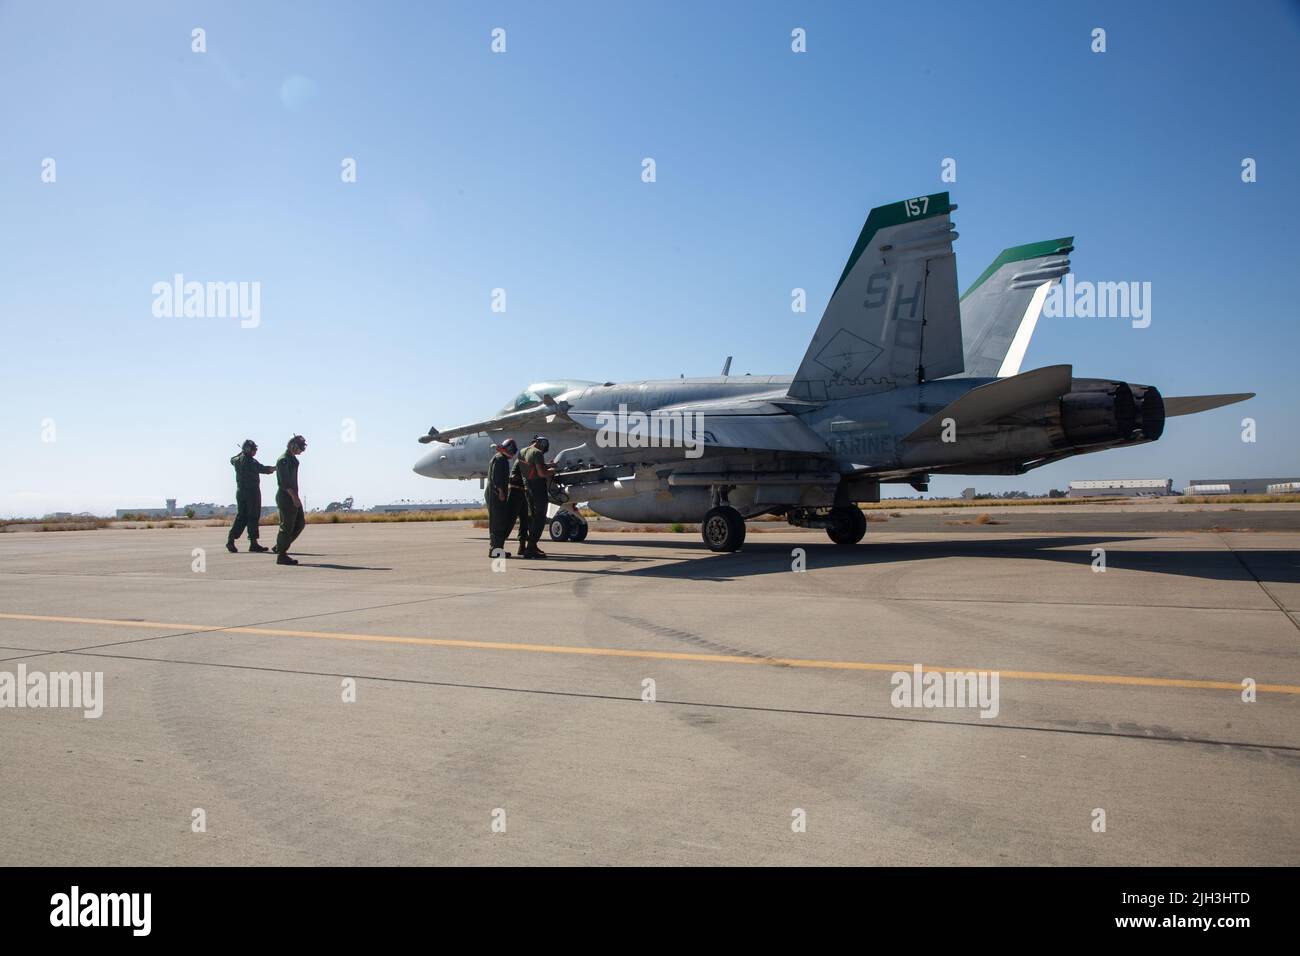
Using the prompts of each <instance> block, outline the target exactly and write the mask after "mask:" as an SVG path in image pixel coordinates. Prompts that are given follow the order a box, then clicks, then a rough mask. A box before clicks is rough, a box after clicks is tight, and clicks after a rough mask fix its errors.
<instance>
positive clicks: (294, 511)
mask: <svg viewBox="0 0 1300 956" xmlns="http://www.w3.org/2000/svg"><path fill="white" fill-rule="evenodd" d="M306 450H307V439H305V438H303V437H302V436H301V435H294V436H293V437H292V438H290V439H289V444H288V445H286V446H285V449H284V454H283V455H281V456H280V457H279V459H278V460H277V461H276V463H275V480H276V483H277V484H278V485H279V489H278V490H277V491H276V493H275V506H276V507H277V508H279V509H280V533H279V534H278V535H277V536H276V539H275V553H276V554H277V555H278V557H277V558H276V559H275V563H276V564H297V563H298V562H297V561H295V560H294V559H293V558H291V557H289V546H290V545H291V544H293V542H294V541H295V540H296V539H297V537H298V535H300V534H302V529H303V528H305V527H306V526H307V516H306V515H305V514H304V513H303V510H302V498H300V497H299V496H298V456H299V455H301V454H302V453H303V452H305V451H306Z"/></svg>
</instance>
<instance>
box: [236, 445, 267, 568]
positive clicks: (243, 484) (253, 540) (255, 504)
mask: <svg viewBox="0 0 1300 956" xmlns="http://www.w3.org/2000/svg"><path fill="white" fill-rule="evenodd" d="M256 455H257V442H255V441H253V439H251V438H246V439H244V444H243V446H242V447H241V448H240V451H239V454H238V455H236V456H235V457H234V458H232V459H230V463H231V464H232V465H234V466H235V523H234V524H233V525H231V526H230V534H229V535H227V536H226V550H227V551H229V552H231V553H232V554H234V553H236V552H238V551H239V549H238V548H236V547H235V540H236V539H237V538H238V537H239V536H240V535H241V534H243V533H244V529H245V528H247V529H248V550H249V551H270V550H271V549H270V548H264V547H262V546H261V545H260V544H258V543H257V533H258V530H259V524H260V522H261V520H262V475H269V474H272V473H273V472H274V471H275V468H274V467H272V466H271V465H264V464H262V463H261V462H260V461H258V460H257V458H256V457H255V456H256Z"/></svg>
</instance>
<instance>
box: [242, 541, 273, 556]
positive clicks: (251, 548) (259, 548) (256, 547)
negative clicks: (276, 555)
mask: <svg viewBox="0 0 1300 956" xmlns="http://www.w3.org/2000/svg"><path fill="white" fill-rule="evenodd" d="M248 550H249V551H256V552H257V553H258V554H265V553H267V552H268V551H270V550H271V549H270V548H264V547H262V546H261V545H260V544H258V543H257V542H256V541H254V542H253V543H252V544H250V545H249V546H248Z"/></svg>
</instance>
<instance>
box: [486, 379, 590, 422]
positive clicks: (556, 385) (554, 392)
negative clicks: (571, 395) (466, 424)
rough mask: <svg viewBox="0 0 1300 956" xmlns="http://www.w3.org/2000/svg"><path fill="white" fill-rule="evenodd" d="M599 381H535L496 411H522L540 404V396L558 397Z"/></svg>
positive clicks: (502, 413)
mask: <svg viewBox="0 0 1300 956" xmlns="http://www.w3.org/2000/svg"><path fill="white" fill-rule="evenodd" d="M599 384H600V383H599V382H583V381H579V380H578V379H567V378H563V379H556V380H555V381H551V382H536V383H534V384H532V385H529V386H528V387H527V388H526V389H524V390H523V391H522V392H520V393H519V394H518V395H516V396H515V398H514V400H513V401H511V402H510V404H508V405H507V406H506V407H505V408H503V409H501V411H500V412H499V413H498V414H500V415H508V414H510V413H511V412H522V411H523V410H524V409H527V408H534V407H536V406H538V405H540V404H542V396H543V395H550V396H551V397H552V398H559V397H560V396H561V395H563V394H564V393H565V392H571V391H573V390H574V389H581V388H587V387H588V386H589V385H599Z"/></svg>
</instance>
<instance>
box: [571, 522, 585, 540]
mask: <svg viewBox="0 0 1300 956" xmlns="http://www.w3.org/2000/svg"><path fill="white" fill-rule="evenodd" d="M573 540H574V541H586V540H587V522H585V521H579V522H578V530H577V531H575V532H574V533H573Z"/></svg>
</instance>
